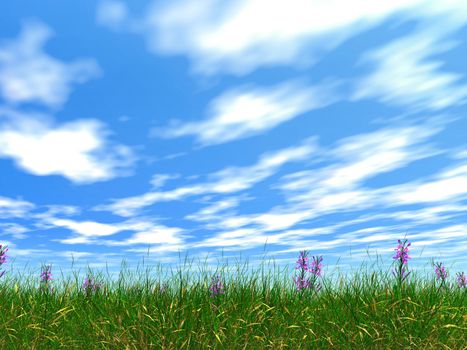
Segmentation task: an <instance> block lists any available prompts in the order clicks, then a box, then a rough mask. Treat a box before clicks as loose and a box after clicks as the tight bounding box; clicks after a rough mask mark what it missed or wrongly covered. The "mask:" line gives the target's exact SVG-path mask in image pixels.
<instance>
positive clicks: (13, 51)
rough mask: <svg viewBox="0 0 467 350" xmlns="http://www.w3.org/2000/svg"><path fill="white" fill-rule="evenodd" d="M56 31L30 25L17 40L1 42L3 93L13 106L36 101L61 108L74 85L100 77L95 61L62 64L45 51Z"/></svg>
mask: <svg viewBox="0 0 467 350" xmlns="http://www.w3.org/2000/svg"><path fill="white" fill-rule="evenodd" d="M51 36H52V31H51V30H50V28H49V27H47V26H46V25H45V24H42V23H40V22H27V23H25V25H24V26H23V29H22V32H21V34H20V36H19V38H18V39H17V40H16V41H12V42H7V43H0V93H1V95H2V96H3V98H4V99H5V100H6V101H7V102H9V103H11V104H20V103H25V102H36V103H41V104H44V105H47V106H49V107H60V106H61V105H63V104H64V103H65V102H66V101H67V99H68V96H69V95H70V93H71V88H72V86H73V85H75V84H78V83H84V82H86V81H88V80H89V79H91V78H94V77H96V76H97V75H99V74H100V69H99V66H98V65H97V63H96V62H95V61H94V60H92V59H79V60H76V61H73V62H71V63H66V62H62V61H60V60H58V59H56V58H53V57H52V56H50V55H48V54H47V53H45V52H44V51H43V46H44V45H45V43H46V41H47V40H48V39H49V38H50V37H51Z"/></svg>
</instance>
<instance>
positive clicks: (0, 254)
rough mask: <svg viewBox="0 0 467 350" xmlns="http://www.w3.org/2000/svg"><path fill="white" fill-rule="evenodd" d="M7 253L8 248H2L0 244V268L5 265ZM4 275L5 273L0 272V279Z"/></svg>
mask: <svg viewBox="0 0 467 350" xmlns="http://www.w3.org/2000/svg"><path fill="white" fill-rule="evenodd" d="M7 251H8V248H7V247H6V246H5V247H3V245H2V244H0V266H2V265H3V264H5V263H6V258H7V255H6V254H5V253H6V252H7ZM4 274H5V271H1V272H0V277H2V276H3V275H4Z"/></svg>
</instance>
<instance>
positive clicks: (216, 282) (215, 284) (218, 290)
mask: <svg viewBox="0 0 467 350" xmlns="http://www.w3.org/2000/svg"><path fill="white" fill-rule="evenodd" d="M209 290H210V291H211V298H213V297H215V296H217V295H219V294H224V285H223V283H222V281H221V277H220V276H219V275H218V276H216V277H213V278H212V281H211V286H210V287H209Z"/></svg>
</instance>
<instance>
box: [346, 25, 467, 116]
mask: <svg viewBox="0 0 467 350" xmlns="http://www.w3.org/2000/svg"><path fill="white" fill-rule="evenodd" d="M438 24H439V25H440V26H443V25H444V24H443V23H438ZM452 45H453V43H452V42H449V41H447V39H446V37H445V36H443V35H440V34H439V33H437V32H436V30H429V31H425V32H420V33H417V34H414V35H411V36H408V37H405V38H402V39H398V40H396V41H394V42H392V43H389V44H388V45H385V46H383V47H381V48H379V49H377V50H375V51H372V52H370V53H368V54H366V55H365V58H364V60H365V61H366V62H370V63H374V64H375V69H374V71H373V72H372V73H370V74H369V75H368V76H367V77H365V78H363V79H362V80H361V81H360V82H359V84H358V87H357V91H356V92H355V95H354V98H355V99H361V98H373V97H376V98H379V99H380V100H382V101H383V102H387V103H396V104H400V105H407V106H409V107H412V108H414V109H432V110H439V109H442V108H446V107H449V106H452V105H456V104H459V103H465V102H466V101H467V84H465V82H464V83H463V82H462V80H463V78H464V77H463V76H462V74H457V73H450V72H446V71H443V66H444V62H443V61H442V60H440V59H437V60H436V59H433V58H430V57H431V56H434V55H438V54H440V53H442V52H445V51H447V50H449V49H450V48H451V47H452Z"/></svg>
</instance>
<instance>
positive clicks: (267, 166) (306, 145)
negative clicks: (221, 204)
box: [95, 139, 315, 216]
mask: <svg viewBox="0 0 467 350" xmlns="http://www.w3.org/2000/svg"><path fill="white" fill-rule="evenodd" d="M314 151H315V144H314V140H313V139H308V140H305V141H304V142H303V143H302V144H300V145H298V146H295V147H289V148H285V149H281V150H279V151H275V152H269V153H266V154H264V155H262V156H261V157H260V159H259V160H258V162H257V163H256V164H254V165H252V166H246V167H229V168H226V169H223V170H220V171H218V172H215V173H212V174H210V175H209V176H208V181H206V182H200V183H197V184H193V185H189V186H185V187H178V188H176V189H173V190H170V191H164V192H162V191H150V192H147V193H145V194H142V195H139V196H133V197H128V198H123V199H118V200H115V201H114V202H113V203H112V204H108V205H100V206H97V207H96V208H95V210H109V211H112V212H113V213H114V214H116V215H121V216H133V215H135V213H136V212H137V211H138V210H140V209H142V208H144V207H148V206H150V205H152V204H154V203H156V202H161V201H173V200H181V199H183V198H186V197H190V196H196V195H202V194H229V193H235V192H239V191H243V190H246V189H248V188H251V187H252V186H254V185H255V184H256V183H259V182H261V181H263V180H265V179H266V178H268V177H269V176H271V175H273V174H274V173H276V172H277V171H278V170H279V169H280V167H282V166H283V165H284V164H286V163H289V162H298V161H303V160H306V159H308V158H309V156H310V155H311V154H312V153H313V152H314Z"/></svg>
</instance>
